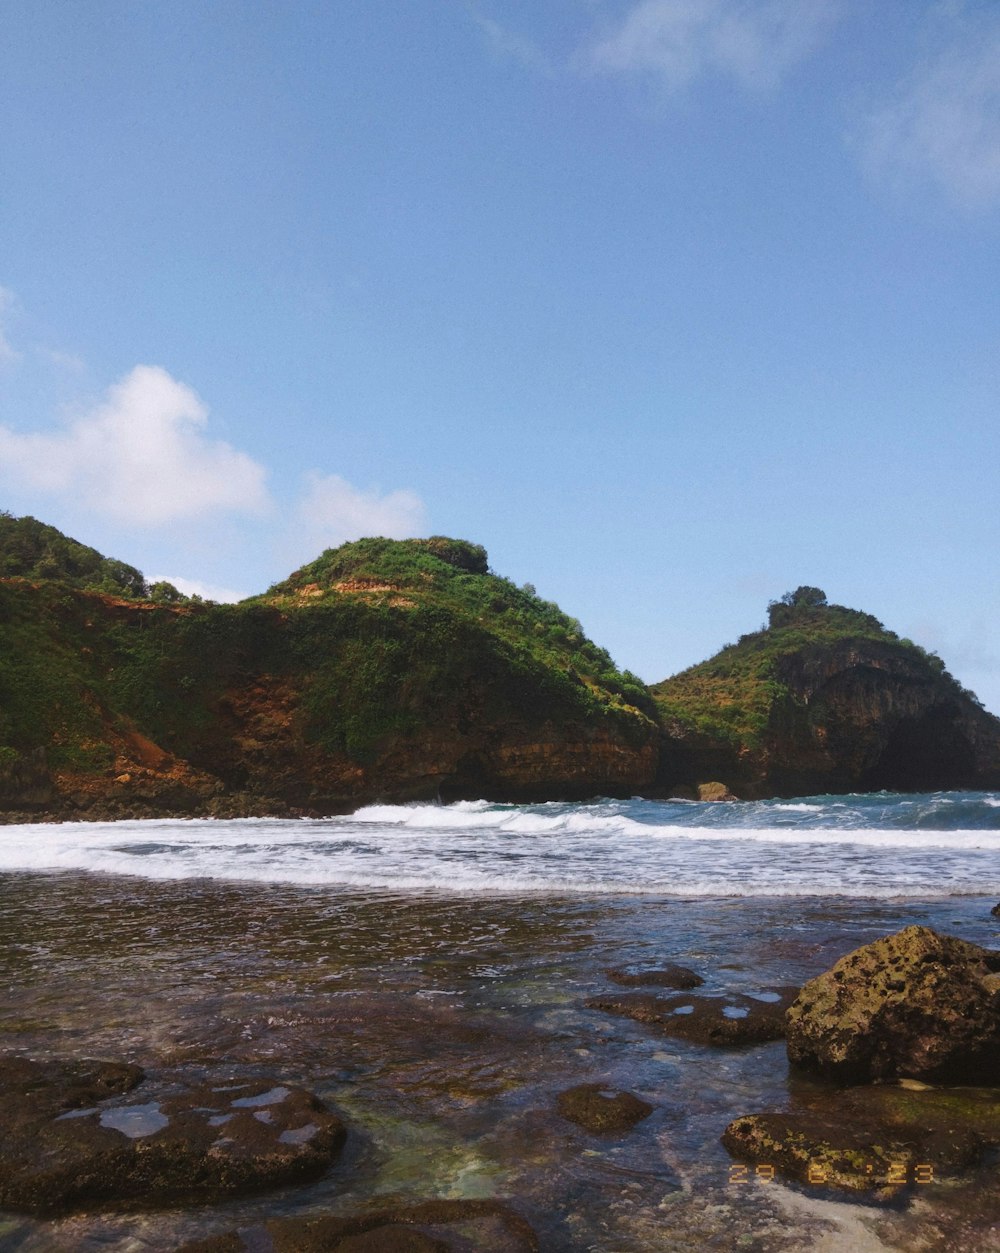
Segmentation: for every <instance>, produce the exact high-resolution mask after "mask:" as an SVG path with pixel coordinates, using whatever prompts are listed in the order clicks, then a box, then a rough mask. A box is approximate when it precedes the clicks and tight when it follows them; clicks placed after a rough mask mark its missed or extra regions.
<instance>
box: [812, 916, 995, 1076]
mask: <svg viewBox="0 0 1000 1253" xmlns="http://www.w3.org/2000/svg"><path fill="white" fill-rule="evenodd" d="M998 971H1000V953H997V952H992V951H991V950H989V949H983V948H980V947H979V946H978V945H976V944H969V943H967V942H966V941H965V940H958V939H955V938H954V937H952V936H943V935H938V934H937V932H935V931H932V930H930V928H928V927H907V928H905V930H903V931H900V932H897V933H896V934H895V935H890V936H887V937H885V938H884V939H881V940H876V941H875V942H874V943H872V944H866V945H865V946H864V947H863V948H859V949H856V950H855V951H854V952H853V953H848V955H847V956H846V957H843V958H841V960H840V961H839V962H837V964H836V965H835V966H834V967H833V968H832V969H831V970H829V971H827V972H826V974H822V975H820V976H819V977H818V978H816V979H812V980H810V982H809V983H807V984H806V985H805V986H804V987H803V988H802V991H801V992H800V993H799V996H798V998H797V1000H796V1001H795V1003H794V1004H793V1005H792V1006H791V1008H790V1009H789V1011H788V1057H789V1060H790V1061H791V1062H792V1063H793V1064H795V1065H797V1066H801V1067H804V1068H806V1069H809V1070H814V1071H818V1072H820V1073H822V1074H824V1075H826V1076H828V1077H830V1078H832V1079H835V1080H837V1081H838V1082H844V1083H865V1082H870V1081H872V1080H878V1079H889V1078H895V1077H898V1076H903V1075H905V1076H909V1077H910V1078H916V1079H927V1080H931V1081H935V1082H951V1083H998V1082H1000V974H998V973H997V972H998Z"/></svg>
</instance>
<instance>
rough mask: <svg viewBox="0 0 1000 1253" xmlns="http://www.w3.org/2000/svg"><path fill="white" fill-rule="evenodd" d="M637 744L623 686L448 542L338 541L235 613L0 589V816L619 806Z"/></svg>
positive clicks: (640, 719)
mask: <svg viewBox="0 0 1000 1253" xmlns="http://www.w3.org/2000/svg"><path fill="white" fill-rule="evenodd" d="M658 742H659V734H658V728H657V725H656V721H655V711H654V708H653V705H652V702H651V700H650V698H649V695H648V693H647V691H646V689H645V688H644V687H643V686H642V685H641V683H639V681H638V680H636V679H635V678H634V677H633V676H630V675H627V674H622V673H621V672H619V671H618V670H617V669H616V668H615V666H614V665H613V663H612V662H611V659H610V658H609V657H608V655H607V653H605V652H604V650H602V649H600V648H598V647H596V646H595V645H594V644H593V643H591V642H590V641H589V640H587V639H586V637H585V636H584V635H583V633H582V630H581V629H580V626H579V623H577V622H575V621H574V620H573V619H570V618H568V617H566V615H564V614H563V613H562V612H561V611H560V610H559V609H558V607H557V606H555V605H552V604H550V603H548V602H545V601H542V600H540V599H539V598H538V597H537V596H536V595H535V594H534V592H533V590H531V589H526V588H517V587H515V586H514V585H513V584H512V583H510V582H509V581H508V580H505V579H502V578H499V577H497V576H496V575H493V574H491V573H490V572H489V570H488V567H487V562H486V554H485V552H484V551H483V550H482V549H481V548H479V547H478V546H476V545H471V544H466V543H464V542H462V541H456V540H448V539H443V538H435V539H431V540H424V541H418V540H408V541H399V542H394V541H388V540H377V541H361V542H359V543H357V544H353V545H345V546H343V548H341V549H337V550H331V551H329V552H327V553H325V554H323V556H322V557H321V558H319V559H318V560H317V561H316V562H314V563H312V565H311V566H308V567H305V568H304V569H303V570H301V571H297V572H296V574H295V575H293V576H292V577H291V578H290V579H288V580H286V581H285V582H284V583H281V584H279V585H277V586H276V587H274V588H272V589H271V591H270V592H269V593H267V594H266V595H264V596H261V597H257V598H255V599H253V600H250V601H246V602H243V603H242V604H239V605H206V604H176V603H172V604H156V603H153V602H152V601H149V600H144V599H140V598H127V597H122V596H112V595H108V594H103V593H99V592H93V591H85V590H82V589H80V588H77V587H72V586H70V585H68V584H67V583H66V582H64V581H52V582H49V581H39V580H29V579H24V578H9V579H2V580H0V807H2V808H3V809H5V810H6V811H7V812H8V813H9V814H10V813H20V812H27V811H34V812H36V813H41V812H49V813H59V814H63V815H71V814H74V813H77V814H89V815H96V814H109V815H119V814H148V813H161V812H180V813H185V812H187V813H217V814H230V813H241V812H289V811H295V810H299V811H302V810H304V811H308V812H314V813H324V812H332V811H335V810H337V809H344V808H350V807H353V806H355V805H357V804H360V803H364V802H367V801H372V800H376V799H394V800H399V799H418V798H419V799H427V798H430V799H433V798H437V797H440V798H442V799H447V800H451V799H460V798H478V797H485V798H491V799H511V800H536V799H554V798H583V797H587V796H592V795H594V794H595V793H603V794H630V793H632V792H634V791H635V790H637V789H639V788H641V787H642V786H643V785H644V784H646V783H647V782H649V781H650V780H651V779H652V778H653V776H654V774H655V770H656V759H657V753H658Z"/></svg>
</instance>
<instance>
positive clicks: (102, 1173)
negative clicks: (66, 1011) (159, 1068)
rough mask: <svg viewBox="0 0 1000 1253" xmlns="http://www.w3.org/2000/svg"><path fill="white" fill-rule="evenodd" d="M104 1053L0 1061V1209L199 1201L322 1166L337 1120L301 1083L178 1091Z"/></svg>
mask: <svg viewBox="0 0 1000 1253" xmlns="http://www.w3.org/2000/svg"><path fill="white" fill-rule="evenodd" d="M142 1079H143V1075H142V1071H140V1070H139V1069H138V1068H137V1067H134V1066H122V1065H118V1064H116V1063H110V1062H95V1061H81V1062H44V1063H43V1062H35V1061H30V1060H29V1059H26V1058H7V1059H4V1060H3V1062H2V1063H0V1208H3V1209H9V1210H15V1211H24V1212H27V1213H32V1214H39V1215H43V1216H44V1215H52V1214H59V1213H65V1212H69V1211H72V1210H79V1209H101V1208H108V1207H111V1208H128V1209H142V1208H146V1207H151V1206H158V1205H162V1204H167V1203H171V1204H172V1203H184V1202H191V1203H194V1202H201V1201H208V1200H213V1199H215V1198H218V1197H222V1196H228V1195H232V1194H235V1193H240V1192H247V1191H257V1190H260V1189H266V1188H271V1187H277V1186H279V1185H282V1184H287V1183H294V1182H297V1181H300V1180H306V1179H312V1178H315V1177H316V1176H317V1175H319V1174H321V1173H322V1172H323V1171H324V1170H325V1169H326V1168H327V1166H329V1165H330V1163H331V1162H332V1161H333V1160H334V1159H335V1158H336V1156H337V1155H338V1153H339V1152H340V1149H341V1146H342V1144H343V1141H344V1138H345V1131H344V1127H343V1124H342V1123H341V1122H340V1119H339V1118H338V1117H337V1116H336V1115H335V1114H333V1113H332V1112H331V1111H330V1110H328V1109H327V1108H326V1106H325V1105H323V1104H322V1102H321V1101H319V1100H318V1099H317V1098H316V1097H315V1096H313V1095H312V1094H311V1093H309V1092H306V1091H305V1090H304V1089H302V1088H294V1087H291V1086H287V1087H286V1086H284V1085H275V1084H272V1083H267V1082H257V1083H249V1084H239V1083H233V1084H227V1085H222V1086H220V1085H217V1084H215V1085H212V1084H204V1085H200V1086H196V1087H191V1086H188V1087H183V1088H179V1087H178V1086H177V1085H173V1086H169V1087H167V1086H163V1085H160V1086H157V1085H153V1084H150V1083H142V1082H141V1081H142Z"/></svg>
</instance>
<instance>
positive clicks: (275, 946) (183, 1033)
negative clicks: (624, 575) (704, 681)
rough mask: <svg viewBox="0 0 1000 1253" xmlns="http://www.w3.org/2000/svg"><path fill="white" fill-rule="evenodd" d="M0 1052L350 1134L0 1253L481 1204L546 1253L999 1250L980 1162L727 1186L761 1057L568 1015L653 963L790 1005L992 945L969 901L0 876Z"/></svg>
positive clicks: (3, 1232)
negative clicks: (771, 991) (887, 942)
mask: <svg viewBox="0 0 1000 1253" xmlns="http://www.w3.org/2000/svg"><path fill="white" fill-rule="evenodd" d="M0 891H2V897H0V1050H2V1051H3V1052H14V1053H19V1054H24V1055H27V1056H31V1057H38V1058H45V1057H60V1058H72V1057H100V1058H108V1059H115V1060H123V1061H129V1062H135V1063H138V1064H139V1065H141V1066H143V1067H144V1068H145V1069H146V1070H147V1072H149V1073H150V1074H151V1075H153V1076H155V1077H159V1076H171V1075H173V1076H178V1077H183V1078H191V1079H194V1078H201V1077H210V1078H212V1079H213V1080H215V1079H218V1078H219V1077H220V1076H221V1077H232V1078H233V1079H234V1080H244V1079H253V1080H257V1079H266V1080H274V1081H279V1080H286V1081H290V1082H294V1083H298V1084H302V1085H304V1086H306V1087H309V1088H311V1089H312V1090H313V1091H315V1092H317V1093H318V1094H319V1095H320V1096H321V1097H322V1098H323V1099H324V1100H326V1101H328V1102H329V1103H330V1104H332V1105H334V1106H335V1107H336V1108H337V1109H338V1110H340V1111H341V1112H342V1113H343V1115H344V1116H345V1118H346V1119H347V1121H348V1123H349V1127H350V1136H349V1141H348V1147H347V1150H346V1152H345V1155H344V1157H343V1159H342V1160H341V1162H340V1163H339V1164H338V1165H337V1166H336V1167H335V1168H334V1169H333V1170H332V1171H331V1172H330V1174H328V1175H327V1176H325V1177H324V1178H323V1179H322V1180H320V1181H319V1182H317V1183H314V1184H311V1185H308V1186H306V1187H297V1188H293V1189H286V1190H284V1191H281V1192H276V1193H271V1194H268V1195H266V1196H259V1197H252V1198H245V1199H242V1200H239V1201H235V1202H234V1201H230V1202H227V1203H225V1204H220V1205H215V1206H209V1207H205V1208H201V1209H198V1210H184V1211H176V1210H173V1211H165V1212H159V1213H152V1214H127V1215H126V1214H101V1215H80V1216H75V1217H72V1218H67V1219H63V1220H60V1221H56V1222H41V1221H37V1220H33V1219H28V1218H24V1217H21V1216H14V1215H0V1249H3V1250H8V1249H9V1250H17V1251H18V1253H42V1251H43V1250H44V1251H45V1253H51V1251H53V1250H57V1251H58V1250H67V1251H69V1250H73V1251H77V1250H80V1251H82V1253H87V1251H90V1250H95V1251H96V1250H98V1249H101V1250H122V1251H124V1250H129V1251H130V1253H132V1251H140V1250H150V1251H152V1250H167V1249H173V1248H176V1247H177V1245H178V1244H180V1243H183V1241H184V1240H187V1239H192V1238H195V1237H197V1236H203V1235H208V1234H212V1233H215V1232H220V1231H223V1230H226V1229H229V1228H232V1227H235V1226H244V1225H246V1224H248V1223H250V1222H253V1221H258V1220H260V1219H261V1218H263V1217H265V1216H269V1215H279V1214H280V1215H284V1214H305V1213H314V1212H316V1213H318V1212H338V1213H344V1212H351V1211H357V1210H359V1209H365V1208H373V1207H381V1206H384V1205H387V1204H392V1203H396V1202H411V1201H418V1200H423V1199H427V1198H431V1197H447V1198H463V1197H471V1198H479V1197H492V1196H498V1197H503V1198H507V1199H509V1200H510V1201H511V1203H512V1204H513V1205H514V1206H515V1208H517V1209H518V1210H519V1212H521V1213H522V1214H523V1215H524V1216H525V1217H526V1218H527V1219H528V1221H529V1222H530V1223H531V1224H532V1225H533V1226H534V1228H535V1230H536V1231H537V1232H538V1234H539V1236H540V1238H541V1242H542V1247H543V1248H545V1249H550V1250H557V1251H558V1250H591V1249H592V1250H600V1251H602V1253H604V1251H608V1253H619V1251H620V1253H640V1251H645V1250H661V1249H662V1250H674V1249H676V1250H692V1249H711V1250H715V1249H718V1250H730V1249H746V1250H760V1251H765V1250H768V1251H769V1250H775V1251H779V1253H784V1251H786V1250H788V1251H791V1250H806V1249H809V1250H814V1249H825V1250H830V1251H831V1253H836V1251H838V1250H843V1251H844V1253H847V1251H850V1253H863V1251H864V1250H868V1249H871V1250H879V1249H906V1250H912V1251H917V1250H928V1251H931V1250H940V1251H941V1253H946V1251H950V1250H955V1251H956V1253H957V1251H958V1250H968V1249H973V1248H975V1249H978V1250H986V1249H1000V1184H998V1183H997V1181H996V1170H995V1168H994V1166H993V1165H991V1164H987V1165H986V1166H984V1168H983V1169H982V1170H980V1171H978V1172H977V1174H976V1175H975V1176H970V1177H969V1178H968V1179H965V1180H961V1181H958V1182H951V1183H947V1184H944V1183H942V1184H935V1185H930V1186H927V1187H924V1188H922V1189H921V1190H920V1191H919V1194H917V1195H915V1196H914V1197H913V1198H912V1199H911V1200H910V1202H909V1203H908V1205H906V1206H902V1205H900V1206H897V1207H889V1208H884V1207H877V1206H870V1205H859V1204H851V1203H845V1202H844V1200H843V1198H841V1197H837V1196H833V1195H831V1194H829V1193H827V1192H824V1191H823V1190H821V1189H819V1188H813V1189H806V1188H792V1187H786V1186H784V1185H782V1184H780V1183H777V1182H772V1183H768V1182H764V1181H762V1180H753V1179H752V1178H751V1179H750V1180H748V1181H747V1182H745V1183H744V1182H738V1181H732V1180H733V1172H732V1171H731V1166H732V1162H731V1159H730V1158H729V1156H728V1154H727V1153H726V1151H725V1150H724V1149H723V1148H722V1146H721V1144H720V1143H719V1136H720V1135H721V1133H722V1131H723V1129H724V1128H725V1126H726V1125H727V1123H728V1122H729V1121H730V1120H731V1119H732V1118H734V1117H736V1116H737V1115H739V1114H744V1113H750V1112H755V1111H757V1110H760V1109H764V1108H781V1107H784V1106H786V1105H787V1104H788V1102H789V1100H790V1099H792V1096H793V1093H794V1085H795V1083H801V1082H802V1081H800V1080H797V1081H793V1082H792V1083H791V1084H790V1081H789V1076H788V1069H787V1064H786V1061H785V1053H784V1045H783V1044H782V1043H780V1042H778V1043H771V1044H765V1045H760V1046H756V1047H753V1048H749V1049H735V1050H718V1049H713V1048H707V1047H701V1046H698V1045H694V1044H689V1043H686V1042H684V1041H680V1040H676V1039H667V1038H665V1037H663V1036H658V1035H657V1034H656V1033H655V1032H654V1031H651V1030H650V1029H649V1028H646V1027H643V1026H642V1025H641V1024H639V1023H635V1022H632V1021H630V1020H628V1019H622V1018H617V1017H613V1016H611V1015H607V1014H602V1013H600V1012H599V1011H596V1010H591V1009H587V1008H586V1006H585V1002H586V1000H587V999H588V998H589V997H593V996H598V995H601V994H605V993H607V992H608V991H609V990H611V989H612V988H613V987H614V985H613V984H612V983H611V982H610V981H609V979H608V977H607V975H606V974H605V971H606V970H607V968H609V967H616V966H622V965H624V964H629V963H638V964H643V965H657V964H663V963H666V962H676V963H679V964H683V965H685V966H689V967H692V968H693V969H695V970H696V971H698V972H699V973H700V974H701V975H703V976H704V977H705V980H706V983H705V986H704V987H703V988H699V989H698V990H697V994H699V995H703V994H708V993H724V992H725V993H729V992H733V993H736V992H739V993H744V994H747V993H748V994H751V995H753V994H754V993H759V992H760V991H761V990H762V989H765V988H768V987H771V986H775V985H784V984H790V983H792V984H798V983H801V982H802V981H804V980H805V979H807V978H810V977H811V976H813V975H815V974H818V973H819V972H820V971H822V970H825V969H827V968H828V967H829V966H830V965H831V964H832V963H833V962H834V961H835V960H836V959H837V958H838V957H840V956H842V955H843V954H844V953H845V952H847V951H849V950H850V949H852V948H855V947H857V946H858V945H859V944H863V943H865V942H867V941H869V940H871V939H874V938H875V937H876V936H878V935H883V934H886V933H887V932H890V931H894V930H898V929H899V928H900V927H902V926H905V925H908V924H910V923H914V922H919V923H924V924H926V925H930V926H933V927H935V928H936V929H938V930H941V931H945V932H949V933H952V934H957V935H961V936H962V937H963V938H966V939H969V940H973V941H975V942H976V943H980V944H984V945H987V946H991V947H997V946H1000V924H998V920H997V919H994V918H992V917H991V916H990V914H989V909H990V906H991V905H992V904H993V900H992V898H991V899H988V900H987V899H985V898H979V897H975V898H974V897H965V898H952V899H948V900H941V901H931V900H929V901H919V902H914V901H900V902H893V901H859V900H851V899H845V898H830V899H815V898H814V899H809V900H803V899H799V898H781V899H778V898H766V899H762V898H755V899H743V898H725V899H719V900H706V899H698V900H682V899H676V898H650V897H642V898H639V897H628V896H617V897H579V896H577V897H572V898H566V897H553V896H545V897H541V896H532V897H517V898H510V897H491V898H488V899H482V898H474V897H471V896H462V897H453V898H449V897H447V896H443V895H429V894H425V895H396V896H393V895H386V894H384V893H380V894H372V893H358V892H345V891H343V890H340V889H330V888H300V887H291V886H284V885H274V886H260V885H252V884H247V885H243V884H233V883H228V884H225V883H217V882H211V881H207V880H187V881H178V882H166V883H154V882H148V881H144V880H140V879H131V878H118V877H105V876H97V875H85V874H76V873H73V874H13V875H6V876H3V877H2V878H0ZM594 1082H596V1083H600V1084H603V1085H605V1086H607V1087H608V1088H615V1089H618V1088H623V1089H628V1090H629V1091H631V1092H634V1093H636V1094H637V1095H638V1096H640V1097H642V1098H643V1099H644V1100H646V1101H648V1102H649V1103H650V1104H652V1105H653V1106H654V1107H655V1109H654V1112H653V1114H652V1115H650V1117H648V1118H647V1119H645V1120H644V1121H642V1122H641V1123H639V1124H638V1125H637V1126H636V1127H635V1128H634V1129H633V1130H632V1131H631V1132H628V1133H627V1134H624V1135H618V1136H600V1135H595V1134H592V1133H590V1132H587V1131H585V1130H583V1129H581V1128H579V1127H577V1126H575V1125H573V1124H572V1123H569V1122H567V1121H566V1120H564V1119H563V1118H562V1117H561V1116H560V1115H559V1113H558V1112H557V1109H556V1097H557V1094H558V1093H559V1092H560V1091H562V1090H564V1089H566V1088H568V1087H571V1086H573V1085H576V1084H581V1083H594Z"/></svg>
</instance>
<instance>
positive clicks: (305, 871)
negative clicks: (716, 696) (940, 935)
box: [0, 792, 1000, 897]
mask: <svg viewBox="0 0 1000 1253" xmlns="http://www.w3.org/2000/svg"><path fill="white" fill-rule="evenodd" d="M998 853H1000V795H997V794H994V793H983V792H939V793H934V794H931V795H921V796H915V795H898V794H890V793H885V792H882V793H878V794H875V795H849V796H817V797H808V798H805V799H801V800H791V801H787V800H776V801H752V802H742V803H728V804H727V803H714V804H706V803H694V802H685V801H647V800H629V801H618V800H596V801H593V802H590V803H587V804H562V803H548V804H540V805H498V804H490V803H489V802H486V801H472V802H459V803H457V804H453V805H420V804H415V805H370V806H367V807H365V808H363V809H359V810H358V811H357V812H356V813H354V814H351V815H349V816H346V817H337V818H325V819H319V820H295V821H289V820H275V819H259V818H258V819H233V820H228V821H212V820H193V821H192V820H188V821H184V820H160V821H142V822H116V823H89V822H81V823H72V824H66V823H62V824H52V825H47V824H46V825H32V826H20V827H7V828H4V829H3V830H2V832H0V872H2V871H4V870H70V869H72V870H87V871H94V872H99V873H105V874H126V875H139V876H141V877H142V878H148V879H188V878H208V879H222V880H250V881H253V882H258V883H296V884H303V885H306V884H308V885H314V886H320V885H327V886H340V887H346V888H359V889H377V890H380V891H413V890H435V891H444V892H455V893H465V892H471V893H478V894H483V893H485V894H494V893H498V892H504V893H534V892H573V893H619V892H627V893H649V894H662V893H671V894H673V893H676V894H680V895H684V896H823V895H830V894H846V895H854V896H859V897H903V896H920V895H924V894H927V893H931V894H934V895H961V894H963V893H968V892H1000V858H998V856H997V854H998Z"/></svg>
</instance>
